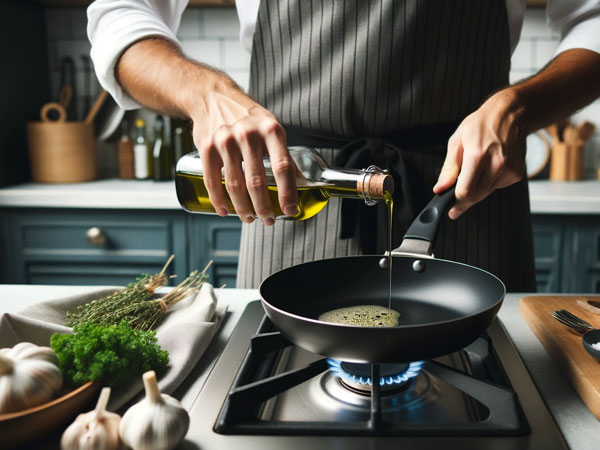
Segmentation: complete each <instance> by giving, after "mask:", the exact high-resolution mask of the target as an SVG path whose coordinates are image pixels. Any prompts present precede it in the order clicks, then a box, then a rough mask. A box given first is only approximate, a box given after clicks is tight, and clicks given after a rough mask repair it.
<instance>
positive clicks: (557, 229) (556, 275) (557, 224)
mask: <svg viewBox="0 0 600 450" xmlns="http://www.w3.org/2000/svg"><path fill="white" fill-rule="evenodd" d="M533 247H534V253H535V275H536V282H537V291H538V292H560V289H561V285H562V276H561V275H562V262H563V249H564V232H563V223H562V219H561V218H560V217H559V216H533Z"/></svg>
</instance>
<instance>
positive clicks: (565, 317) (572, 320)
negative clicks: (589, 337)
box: [552, 309, 595, 332]
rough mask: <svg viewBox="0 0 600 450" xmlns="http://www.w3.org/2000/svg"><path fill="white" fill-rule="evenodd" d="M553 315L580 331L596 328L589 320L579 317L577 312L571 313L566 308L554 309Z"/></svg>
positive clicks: (564, 323)
mask: <svg viewBox="0 0 600 450" xmlns="http://www.w3.org/2000/svg"><path fill="white" fill-rule="evenodd" d="M552 317H554V318H555V319H556V320H558V321H559V322H560V323H562V324H563V325H566V326H568V327H570V328H573V329H575V330H577V331H579V332H586V331H591V330H595V328H594V327H593V326H592V325H591V324H590V323H589V322H586V321H585V320H583V319H582V318H580V317H577V316H576V315H575V314H572V313H570V312H569V311H567V310H566V309H561V310H558V311H554V312H553V313H552Z"/></svg>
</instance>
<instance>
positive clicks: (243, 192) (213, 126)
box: [191, 89, 298, 225]
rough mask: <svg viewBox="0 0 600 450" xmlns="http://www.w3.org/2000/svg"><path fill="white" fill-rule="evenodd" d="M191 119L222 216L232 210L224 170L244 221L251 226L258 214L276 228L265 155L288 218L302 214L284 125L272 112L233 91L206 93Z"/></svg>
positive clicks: (211, 191) (210, 188)
mask: <svg viewBox="0 0 600 450" xmlns="http://www.w3.org/2000/svg"><path fill="white" fill-rule="evenodd" d="M191 118H192V120H193V121H194V142H195V143H196V146H197V147H198V150H199V152H200V158H201V159H202V162H203V164H204V184H205V185H206V188H207V190H208V193H209V197H210V202H211V203H212V204H213V205H214V207H215V209H216V211H217V213H218V214H219V215H221V216H225V215H227V212H228V203H227V198H226V196H225V192H224V190H223V185H222V173H221V169H223V175H224V177H225V188H226V189H227V192H228V193H229V197H230V198H231V202H232V203H233V206H234V208H235V211H236V213H237V214H238V216H239V217H240V219H241V220H242V221H243V222H246V223H252V221H253V220H254V216H255V214H256V215H257V216H258V217H259V218H260V219H261V220H262V222H263V223H264V224H265V225H273V223H274V222H275V216H274V214H273V208H272V205H271V200H270V198H269V192H268V190H267V178H266V175H265V170H264V167H263V163H262V159H263V156H266V155H268V156H269V158H270V160H271V167H272V169H273V175H274V176H275V182H276V183H277V186H278V193H279V204H280V205H282V209H283V212H284V213H285V214H287V215H288V216H293V215H294V214H296V213H297V211H298V208H297V204H298V194H297V191H296V175H295V174H296V171H295V164H294V161H293V160H292V158H291V157H290V155H289V153H288V151H287V147H286V143H285V132H284V130H283V127H282V126H281V125H280V124H279V122H277V119H276V118H275V116H273V114H271V113H270V112H269V111H267V110H266V109H264V108H263V107H262V106H260V105H258V104H257V103H255V102H254V101H253V100H251V99H250V98H249V97H247V96H246V95H245V94H243V93H242V92H241V91H239V90H237V91H236V90H235V89H234V90H232V91H230V92H228V93H222V92H218V91H215V92H209V93H207V94H206V95H205V96H204V97H203V98H202V100H201V101H200V102H199V103H198V106H197V107H195V108H194V110H193V111H192V114H191ZM197 118H199V119H197ZM242 161H243V162H244V170H242Z"/></svg>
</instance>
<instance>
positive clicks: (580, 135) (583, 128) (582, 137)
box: [575, 120, 596, 142]
mask: <svg viewBox="0 0 600 450" xmlns="http://www.w3.org/2000/svg"><path fill="white" fill-rule="evenodd" d="M595 129H596V127H595V126H594V124H593V123H590V122H588V121H587V120H584V121H583V122H581V123H580V124H579V126H578V127H577V130H576V131H575V133H576V139H577V140H578V141H580V142H585V141H587V140H588V139H589V138H590V137H591V136H592V134H594V130H595Z"/></svg>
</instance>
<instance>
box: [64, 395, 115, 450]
mask: <svg viewBox="0 0 600 450" xmlns="http://www.w3.org/2000/svg"><path fill="white" fill-rule="evenodd" d="M109 397H110V388H109V387H105V388H103V389H102V392H100V397H99V399H98V403H97V405H96V408H95V409H94V411H90V412H87V413H84V414H79V416H77V418H76V419H75V421H74V422H73V423H72V424H71V425H69V427H68V428H67V429H66V430H65V432H64V433H63V435H62V438H61V441H60V448H61V449H62V450H117V449H118V448H119V422H120V421H121V417H119V415H118V414H115V413H112V412H110V411H107V410H106V405H107V403H108V398H109Z"/></svg>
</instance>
